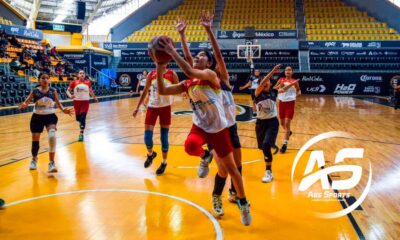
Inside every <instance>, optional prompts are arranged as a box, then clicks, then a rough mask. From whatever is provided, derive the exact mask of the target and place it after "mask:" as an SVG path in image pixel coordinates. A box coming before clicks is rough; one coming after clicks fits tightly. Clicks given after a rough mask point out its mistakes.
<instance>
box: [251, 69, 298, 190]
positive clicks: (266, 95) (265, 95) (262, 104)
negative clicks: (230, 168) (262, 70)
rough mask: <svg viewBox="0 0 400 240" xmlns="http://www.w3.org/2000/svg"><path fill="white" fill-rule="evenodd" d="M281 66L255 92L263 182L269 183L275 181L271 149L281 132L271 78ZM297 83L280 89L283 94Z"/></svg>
mask: <svg viewBox="0 0 400 240" xmlns="http://www.w3.org/2000/svg"><path fill="white" fill-rule="evenodd" d="M280 66H281V65H276V66H275V67H274V68H273V69H272V71H271V72H270V73H268V75H267V76H265V78H264V79H263V80H262V81H261V83H260V86H259V87H258V88H257V89H256V91H255V99H254V100H255V103H256V107H257V121H256V136H257V144H258V148H259V149H260V150H262V151H263V153H264V160H265V165H266V169H265V174H264V176H263V178H262V182H264V183H268V182H271V181H272V180H273V175H272V153H271V148H273V147H275V142H276V137H277V136H278V131H279V121H278V118H277V116H278V111H277V106H276V93H275V92H274V91H273V90H272V89H271V81H270V78H271V77H272V76H273V75H274V74H275V73H277V72H278V71H279V68H280ZM296 83H297V81H294V82H292V83H291V84H289V85H287V86H285V87H283V89H280V90H279V92H281V93H283V92H284V91H286V90H287V89H289V88H290V87H292V86H293V85H295V84H296Z"/></svg>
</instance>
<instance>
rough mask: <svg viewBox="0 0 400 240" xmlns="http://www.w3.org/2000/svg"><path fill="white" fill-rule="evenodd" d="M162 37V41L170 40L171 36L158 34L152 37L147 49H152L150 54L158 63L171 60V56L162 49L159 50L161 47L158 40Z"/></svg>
mask: <svg viewBox="0 0 400 240" xmlns="http://www.w3.org/2000/svg"><path fill="white" fill-rule="evenodd" d="M161 39H163V40H164V41H168V40H169V41H171V42H172V40H171V38H169V37H168V36H165V35H159V36H155V37H153V39H152V40H151V41H150V42H149V49H150V51H152V54H153V56H154V58H155V60H156V61H157V62H158V63H164V64H165V63H168V62H169V61H171V60H172V57H171V56H170V55H169V54H168V53H166V52H164V51H163V50H161V47H160V45H159V41H160V40H161Z"/></svg>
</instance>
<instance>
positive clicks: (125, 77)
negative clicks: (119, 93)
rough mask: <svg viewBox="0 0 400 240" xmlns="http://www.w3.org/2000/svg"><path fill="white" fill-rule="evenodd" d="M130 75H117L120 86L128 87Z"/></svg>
mask: <svg viewBox="0 0 400 240" xmlns="http://www.w3.org/2000/svg"><path fill="white" fill-rule="evenodd" d="M131 81H132V79H131V76H129V74H126V73H124V74H121V76H119V84H121V86H123V87H128V86H130V85H131Z"/></svg>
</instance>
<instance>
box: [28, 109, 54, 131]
mask: <svg viewBox="0 0 400 240" xmlns="http://www.w3.org/2000/svg"><path fill="white" fill-rule="evenodd" d="M57 122H58V117H57V115H55V114H54V113H53V114H47V115H40V114H36V113H34V114H32V118H31V123H30V127H31V132H32V133H42V132H43V129H44V127H46V126H49V125H57Z"/></svg>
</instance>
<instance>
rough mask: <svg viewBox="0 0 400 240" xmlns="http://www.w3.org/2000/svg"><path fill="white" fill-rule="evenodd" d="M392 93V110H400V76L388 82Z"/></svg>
mask: <svg viewBox="0 0 400 240" xmlns="http://www.w3.org/2000/svg"><path fill="white" fill-rule="evenodd" d="M390 82H391V85H392V87H393V91H394V100H395V102H394V109H395V110H397V109H398V108H400V76H394V77H392V79H391V80H390Z"/></svg>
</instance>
